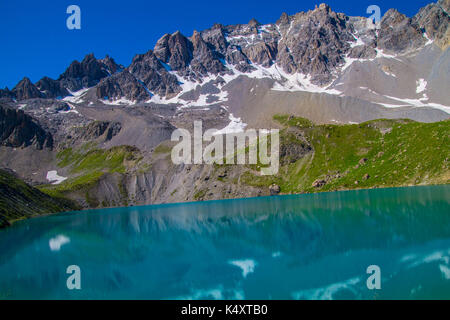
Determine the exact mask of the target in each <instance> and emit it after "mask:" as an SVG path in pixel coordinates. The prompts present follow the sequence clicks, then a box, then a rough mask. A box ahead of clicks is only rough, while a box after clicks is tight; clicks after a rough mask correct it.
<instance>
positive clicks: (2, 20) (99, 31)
mask: <svg viewBox="0 0 450 320" xmlns="http://www.w3.org/2000/svg"><path fill="white" fill-rule="evenodd" d="M321 2H326V3H328V4H329V5H330V6H331V8H332V9H333V10H334V11H338V12H344V13H346V14H347V15H355V16H368V15H367V14H366V8H367V7H368V6H369V5H372V4H375V5H378V6H379V7H380V8H381V13H382V15H383V14H384V13H385V12H386V11H387V10H388V9H389V8H396V9H398V10H399V11H400V12H402V13H405V14H406V15H408V16H412V15H414V14H415V13H416V12H417V11H418V10H419V8H421V7H423V6H425V5H426V4H428V3H430V2H432V0H408V1H405V0H390V1H386V0H382V1H381V0H358V1H355V0H353V1H349V0H329V1H324V0H322V1H313V0H278V1H277V0H225V1H214V0H191V1H188V0H169V1H153V0H147V1H145V0H141V1H138V0H125V1H117V0H90V1H87V0H71V1H62V0H55V1H45V0H41V1H35V0H23V1H14V0H0V41H1V47H0V70H1V72H0V88H3V87H5V86H8V87H9V88H10V89H12V88H13V87H14V86H15V85H16V83H17V82H18V81H19V80H21V79H22V78H23V77H24V76H27V77H29V78H30V79H31V80H32V81H33V82H36V81H38V80H39V79H40V78H42V77H43V76H49V77H52V78H57V77H58V76H59V74H61V73H62V72H63V71H64V70H65V68H66V67H67V66H68V65H69V64H70V63H71V62H72V61H73V60H79V61H80V60H81V59H83V57H84V56H85V55H86V54H87V53H90V52H93V53H94V54H95V56H96V57H97V58H103V57H104V56H105V55H106V54H109V55H110V56H112V57H113V58H114V59H115V60H116V61H117V62H119V63H122V64H124V65H126V66H127V65H128V64H129V63H130V62H131V59H132V58H133V56H134V55H135V54H136V53H144V52H146V51H147V50H149V49H152V48H153V47H154V45H155V42H156V41H157V40H158V39H159V38H160V37H161V36H162V35H163V34H164V33H172V32H174V31H176V30H180V31H181V32H182V33H183V34H185V35H186V36H190V35H191V34H192V32H193V30H203V29H206V28H209V27H210V26H211V25H213V24H214V23H216V22H218V23H222V24H224V25H227V24H237V23H247V22H248V21H249V20H250V19H251V18H256V19H257V20H258V21H259V22H261V23H271V22H275V21H276V20H277V19H278V18H279V16H280V15H281V13H282V12H287V13H288V14H294V13H296V12H299V11H307V10H309V9H313V8H314V6H315V5H316V4H320V3H321ZM71 4H76V5H78V6H79V7H80V8H81V30H68V29H67V27H66V19H67V17H68V16H69V15H68V14H67V13H66V9H67V7H68V6H69V5H71Z"/></svg>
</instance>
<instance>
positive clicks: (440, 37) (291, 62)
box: [0, 0, 450, 103]
mask: <svg viewBox="0 0 450 320" xmlns="http://www.w3.org/2000/svg"><path fill="white" fill-rule="evenodd" d="M448 7H449V1H448V0H439V1H438V2H437V3H432V4H429V5H428V6H426V7H424V8H422V9H421V10H420V11H419V12H418V13H417V15H415V16H414V17H412V18H409V17H406V16H405V15H403V14H401V13H399V12H398V11H397V10H395V9H390V10H388V11H387V12H386V13H385V15H384V16H383V18H382V20H381V22H380V23H379V25H378V26H377V25H375V24H373V23H372V21H370V20H369V19H367V18H362V17H348V16H346V15H345V14H343V13H336V12H334V11H332V10H331V8H330V7H329V6H328V5H326V4H321V5H320V6H318V7H316V8H315V9H314V10H310V11H308V12H299V13H297V14H294V15H292V16H289V15H287V14H285V13H283V14H282V16H281V17H280V19H279V20H278V21H277V22H276V23H273V24H266V25H262V24H260V23H259V22H258V21H256V20H255V19H252V20H251V21H250V22H249V23H248V24H244V25H230V26H223V25H220V24H216V25H214V26H213V27H212V28H210V29H207V30H204V31H200V32H197V31H194V33H193V35H192V36H191V37H186V36H185V35H183V34H181V33H180V32H179V31H177V32H175V33H173V34H165V35H164V36H163V37H161V39H159V40H158V41H157V43H156V45H155V47H154V49H153V50H149V51H148V52H146V53H145V54H139V55H136V56H135V57H134V58H133V61H132V63H131V64H130V66H128V67H127V68H124V67H123V66H120V65H118V64H117V63H115V61H114V60H113V59H112V58H110V57H108V56H107V57H106V58H104V59H101V60H97V59H95V57H94V56H93V55H92V54H89V55H87V56H86V57H85V58H84V59H83V60H82V61H81V62H78V61H74V62H73V63H72V64H71V65H70V66H69V67H68V68H67V70H66V71H65V72H64V73H63V74H61V76H60V77H59V78H58V79H57V80H53V79H50V78H48V77H44V78H43V79H41V80H39V81H38V82H37V83H36V84H32V83H31V81H30V80H29V79H28V78H24V79H23V80H22V81H20V82H19V83H18V84H17V86H16V87H15V88H13V89H12V90H11V91H9V90H8V89H7V88H5V89H4V90H2V91H1V92H0V97H6V98H14V99H16V100H25V99H30V98H57V97H60V98H62V97H65V96H70V95H71V93H73V92H76V91H79V90H81V89H85V88H92V90H91V91H93V92H92V93H91V95H90V97H89V96H87V99H85V101H86V102H89V101H91V102H92V101H93V100H96V99H100V100H109V101H116V100H120V99H125V100H127V101H129V102H130V103H131V102H139V101H152V100H155V101H157V100H161V99H169V100H170V98H173V97H175V96H177V95H178V94H180V93H184V92H186V87H187V84H190V85H191V86H195V85H196V84H202V83H205V82H207V81H208V79H210V78H211V77H215V78H217V77H225V76H227V75H228V76H232V75H237V74H240V73H242V74H244V75H245V74H250V73H252V72H254V71H256V70H258V69H261V68H263V69H264V68H265V69H268V68H271V67H276V68H277V69H279V70H280V73H281V75H282V76H284V77H286V78H289V77H290V76H292V75H301V76H302V77H303V78H304V79H307V82H308V83H309V84H311V85H315V86H318V87H321V88H325V87H326V86H328V87H329V86H330V85H331V84H332V82H333V80H336V79H337V78H338V76H339V75H340V74H342V72H343V71H344V70H345V68H346V67H347V63H348V62H349V59H374V58H376V57H377V56H383V55H395V54H400V53H407V52H411V51H413V50H417V49H419V48H421V47H423V46H424V45H426V44H427V43H428V42H430V41H431V42H434V43H436V45H437V46H439V47H440V48H441V50H446V48H447V47H448V45H449V34H450V29H449V25H450V23H449V22H450V18H449V15H448ZM268 70H269V71H268V72H269V73H271V71H270V69H268ZM269 76H270V75H269ZM272 76H273V75H272ZM155 97H157V98H158V99H156V98H155Z"/></svg>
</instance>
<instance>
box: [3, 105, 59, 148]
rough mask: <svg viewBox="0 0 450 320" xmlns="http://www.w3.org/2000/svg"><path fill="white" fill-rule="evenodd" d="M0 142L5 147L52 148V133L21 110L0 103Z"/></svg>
mask: <svg viewBox="0 0 450 320" xmlns="http://www.w3.org/2000/svg"><path fill="white" fill-rule="evenodd" d="M0 143H1V145H3V146H7V147H13V148H18V147H28V146H34V147H36V148H37V149H42V148H50V149H51V148H52V147H53V138H52V135H51V134H50V133H48V132H46V131H45V130H44V129H42V128H41V126H40V125H39V124H38V123H36V122H35V121H34V120H33V118H31V117H30V116H29V115H27V114H25V113H24V112H23V111H21V110H14V109H11V108H8V107H4V106H2V105H0Z"/></svg>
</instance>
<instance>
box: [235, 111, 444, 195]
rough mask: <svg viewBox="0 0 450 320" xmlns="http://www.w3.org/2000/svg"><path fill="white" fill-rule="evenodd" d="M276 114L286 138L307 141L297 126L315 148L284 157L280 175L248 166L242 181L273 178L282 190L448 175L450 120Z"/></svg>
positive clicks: (413, 181) (430, 180)
mask: <svg viewBox="0 0 450 320" xmlns="http://www.w3.org/2000/svg"><path fill="white" fill-rule="evenodd" d="M275 120H277V121H278V122H280V123H281V124H282V125H284V126H285V129H283V130H282V131H281V132H280V135H281V138H280V139H281V143H282V144H283V143H285V144H286V143H287V144H288V145H290V146H291V147H292V146H293V145H295V144H304V143H305V142H304V141H303V140H300V139H296V135H295V134H293V133H292V132H294V133H297V136H299V135H302V136H303V137H304V138H305V139H306V140H307V141H308V143H309V144H310V146H311V147H312V151H311V152H309V153H308V154H306V155H305V156H303V157H301V158H300V159H298V160H296V161H294V162H293V163H289V161H287V162H286V161H283V160H284V159H281V161H282V163H283V162H284V164H283V165H282V166H281V168H280V170H279V173H278V175H276V176H266V177H264V176H260V175H259V174H258V173H257V172H255V171H253V170H251V171H250V170H249V171H247V172H246V173H245V174H244V176H243V177H242V179H241V181H243V182H245V183H246V184H248V185H253V186H270V185H271V184H273V183H275V184H278V185H279V186H280V187H281V192H282V193H303V192H320V191H334V190H346V189H356V188H374V187H395V186H408V185H423V184H447V183H449V181H450V169H449V159H450V120H446V121H441V122H437V123H418V122H414V121H410V120H374V121H369V122H366V123H362V124H352V125H314V124H312V123H310V122H309V121H307V120H305V119H301V118H293V117H288V116H276V117H275ZM313 184H315V186H313Z"/></svg>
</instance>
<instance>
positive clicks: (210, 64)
mask: <svg viewBox="0 0 450 320" xmlns="http://www.w3.org/2000/svg"><path fill="white" fill-rule="evenodd" d="M192 46H193V52H192V55H193V59H192V61H191V70H192V71H193V72H194V73H195V75H202V76H206V75H208V74H209V73H211V74H219V73H220V72H223V71H225V66H224V65H223V64H222V62H221V61H220V58H219V56H218V54H217V53H215V52H214V51H213V49H212V48H211V47H210V46H209V45H208V44H207V43H206V42H205V41H204V40H203V38H202V36H201V34H200V33H198V32H197V31H194V34H193V36H192Z"/></svg>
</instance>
